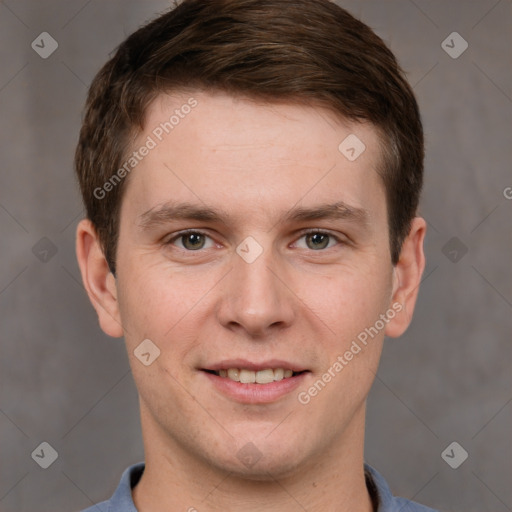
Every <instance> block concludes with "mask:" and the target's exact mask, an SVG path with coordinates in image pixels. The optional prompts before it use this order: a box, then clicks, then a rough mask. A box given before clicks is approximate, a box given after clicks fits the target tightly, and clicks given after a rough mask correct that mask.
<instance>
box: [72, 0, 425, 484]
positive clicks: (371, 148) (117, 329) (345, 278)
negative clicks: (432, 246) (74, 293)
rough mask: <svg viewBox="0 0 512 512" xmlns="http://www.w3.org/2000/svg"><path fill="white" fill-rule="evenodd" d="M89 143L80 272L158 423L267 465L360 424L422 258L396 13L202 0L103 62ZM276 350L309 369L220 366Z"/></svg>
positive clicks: (267, 357) (279, 0)
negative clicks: (250, 388) (282, 375)
mask: <svg viewBox="0 0 512 512" xmlns="http://www.w3.org/2000/svg"><path fill="white" fill-rule="evenodd" d="M75 162H76V170H77V174H78V178H79V182H80V187H81V191H82V195H83V198H84V202H85V206H86V212H87V219H86V220H84V221H82V223H81V224H80V226H79V228H78V239H77V249H78V258H79V263H80V267H81V270H82V275H83V279H84V282H85V285H86V288H87V291H88V293H89V296H90V298H91V301H92V302H93V305H94V306H95V308H96V310H97V312H98V316H99V320H100V324H101V326H102V328H103V330H104V331H105V332H106V333H107V334H109V335H111V336H123V335H124V336H125V339H126V343H127V348H128V354H129V357H130V362H131V364H132V369H133V373H134V377H135V381H136V383H137V386H138V390H139V394H140V400H141V412H142V418H143V428H144V429H145V431H146V434H147V433H148V432H151V436H149V434H147V438H149V437H151V438H152V439H158V440H160V441H154V442H159V443H160V445H161V446H160V448H161V449H163V450H165V446H171V445H172V447H173V450H175V451H176V450H178V451H179V450H181V453H183V454H187V456H188V457H191V458H195V459H196V460H204V461H207V462H208V463H209V464H211V465H214V466H218V467H219V468H223V469H225V470H229V471H238V472H240V473H244V474H246V475H252V477H254V478H256V477H262V475H264V474H267V473H266V472H268V471H272V472H274V474H286V473H287V472H289V471H291V468H293V467H297V466H298V465H300V464H301V463H304V464H306V463H307V462H308V461H309V462H312V461H313V460H314V459H315V457H319V456H320V455H321V454H322V453H323V452H324V451H325V450H327V449H328V447H329V446H332V445H333V443H334V442H335V440H337V439H339V440H341V439H343V436H345V437H350V435H352V437H353V436H356V437H357V435H356V434H355V433H356V432H361V430H362V429H363V428H364V421H363V420H364V403H365V399H366V396H367V394H368V392H369V389H370V386H371V383H372V381H373V376H374V373H375V371H376V369H377V365H378V360H379V356H380V351H381V348H382V341H383V338H384V335H385V334H387V335H389V336H399V335H400V334H402V333H403V332H404V330H405V329H406V328H407V326H408V324H409V322H410V319H411V315H412V311H413V308H414V304H415V300H416V295H417V288H418V285H419V279H420V276H421V273H422V271H423V267H424V258H423V252H422V242H423V237H424V233H425V223H424V221H422V219H419V218H418V217H416V210H417V207H418V201H419V195H420V190H421V184H422V173H423V133H422V126H421V121H420V116H419V112H418V107H417V103H416V101H415V98H414V94H413V92H412V90H411V88H410V86H409V85H408V84H407V82H406V80H405V78H404V76H403V73H402V71H401V70H400V68H399V66H398V64H397V61H396V59H395V57H394V56H393V54H392V53H391V52H390V50H389V49H388V48H387V47H386V46H385V44H384V43H383V41H382V40H381V39H380V38H379V37H378V36H377V35H375V34H374V33H373V32H372V31H371V30H370V29H369V28H368V27H367V26H366V25H364V24H363V23H361V22H359V21H358V20H356V19H355V18H353V17H352V16H351V15H350V14H349V13H347V12H346V11H344V10H343V9H341V8H340V7H338V6H337V5H335V4H334V3H332V2H329V1H327V0H317V1H311V0H263V1H262V0H237V1H233V0H214V1H205V0H185V1H184V2H182V3H181V4H180V5H178V6H177V7H176V8H175V9H174V10H172V11H170V12H168V13H166V14H164V15H162V16H160V17H159V18H157V19H155V20H154V21H152V22H151V23H149V24H148V25H146V26H145V27H142V28H141V29H139V30H138V31H137V32H135V33H134V34H132V35H131V36H130V37H128V39H127V40H126V41H125V42H123V43H122V44H121V46H120V47H119V48H118V50H117V52H116V53H115V55H114V56H113V57H112V59H111V60H110V61H109V62H107V64H105V66H104V67H103V68H102V69H101V70H100V72H99V73H98V75H97V76H96V77H95V79H94V81H93V83H92V85H91V88H90V92H89V96H88V99H87V105H86V111H85V118H84V121H83V126H82V130H81V133H80V139H79V143H78V147H77V151H76V161H75ZM184 230H188V234H184V233H183V231H184ZM377 322H379V323H377ZM381 325H382V326H381ZM362 333H366V339H364V338H365V337H364V335H363V334H362ZM147 339H149V340H151V343H150V344H149V345H147V342H145V343H146V344H145V345H142V347H144V348H143V350H144V353H145V354H146V353H150V357H149V358H147V359H148V360H147V362H149V360H151V363H150V364H149V365H145V364H143V363H142V362H141V360H140V359H139V358H137V350H139V349H138V347H139V346H141V345H140V344H141V342H143V340H147ZM363 339H364V341H363ZM357 340H359V343H357ZM354 342H356V346H357V347H359V350H358V349H357V348H356V346H355V345H354V344H353V343H354ZM148 347H149V348H148ZM139 352H140V350H139ZM348 352H351V353H352V356H350V355H348ZM151 354H153V355H151ZM157 354H158V357H157V358H154V357H155V356H156V355H157ZM345 354H347V357H344V355H345ZM139 356H140V354H139ZM339 356H341V359H342V360H343V362H342V361H341V360H340V359H339ZM347 359H348V360H347ZM336 361H337V362H338V365H335V363H336ZM260 363H265V364H267V363H268V364H271V365H273V367H276V368H277V367H280V366H283V365H284V366H287V367H290V368H292V369H293V370H294V371H295V372H296V373H299V372H300V375H297V376H294V377H292V379H291V380H290V381H291V384H290V389H292V387H293V386H295V387H294V388H293V390H291V391H290V392H288V393H285V394H284V395H282V396H281V395H280V396H277V395H276V398H275V400H270V401H269V400H268V397H267V399H265V400H259V399H255V401H254V402H252V403H248V402H247V400H246V401H244V400H241V399H240V397H234V396H232V395H230V394H229V390H228V391H226V390H225V389H224V388H222V386H223V383H220V384H219V382H218V381H219V379H221V378H222V377H220V376H219V377H218V376H216V375H214V372H217V373H220V370H223V369H225V368H226V367H233V368H234V367H235V365H237V367H243V366H245V367H247V369H249V370H250V369H251V368H252V367H253V366H254V369H257V368H260V367H261V364H260ZM229 365H231V366H229ZM340 365H341V366H340ZM326 372H327V373H326ZM325 375H330V378H329V377H325ZM319 381H321V382H322V383H323V384H322V383H319ZM255 385H256V384H255ZM314 389H316V391H314ZM287 415H289V416H290V417H289V419H287V420H286V421H283V420H284V418H285V417H287ZM281 422H282V423H281ZM205 425H206V426H205ZM277 425H279V426H277ZM359 439H360V438H359ZM167 441H168V443H167V444H166V442H167ZM248 443H249V444H248ZM251 443H252V444H251ZM244 446H245V447H247V446H249V448H246V450H247V449H249V450H252V449H254V448H253V447H256V448H257V450H258V453H259V454H261V455H262V456H261V460H259V461H258V463H257V464H251V465H248V464H244V462H243V456H240V452H239V450H240V449H242V448H243V447H244ZM298 447H300V449H299V450H297V448H298ZM351 449H353V448H351ZM241 453H242V454H243V451H242V452H241ZM237 454H239V455H238V456H237ZM258 475H259V476H258Z"/></svg>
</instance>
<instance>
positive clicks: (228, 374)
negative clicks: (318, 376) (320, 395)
mask: <svg viewBox="0 0 512 512" xmlns="http://www.w3.org/2000/svg"><path fill="white" fill-rule="evenodd" d="M200 370H201V373H202V374H203V375H205V377H207V380H208V382H209V383H210V384H211V385H212V386H213V388H214V389H216V390H217V391H218V392H220V393H221V394H222V395H224V396H225V397H227V398H229V399H231V400H234V401H236V402H239V403H243V404H265V403H266V404H269V403H272V402H276V401H278V400H279V399H281V398H284V397H285V396H287V395H290V394H291V393H292V392H293V391H294V390H296V389H297V387H298V386H300V385H301V383H303V382H304V379H305V378H306V376H307V374H310V373H311V371H310V370H307V369H304V368H303V367H300V366H297V365H294V364H292V363H288V362H285V361H282V360H272V361H266V362H263V363H252V362H250V361H247V360H241V359H237V360H231V361H224V362H222V363H219V364H217V365H212V366H211V367H209V368H201V369H200Z"/></svg>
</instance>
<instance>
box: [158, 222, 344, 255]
mask: <svg viewBox="0 0 512 512" xmlns="http://www.w3.org/2000/svg"><path fill="white" fill-rule="evenodd" d="M189 233H197V234H200V235H203V236H205V237H207V238H209V239H210V240H212V242H214V243H215V244H217V242H216V241H215V240H214V239H213V238H212V237H211V236H210V234H209V233H208V232H207V231H204V230H202V229H196V228H189V229H183V230H181V231H177V232H175V233H173V234H172V236H171V238H168V239H166V240H165V241H164V242H163V245H173V242H175V241H176V240H178V239H179V238H180V237H182V236H184V235H187V234H189ZM316 233H319V234H322V235H328V236H330V237H331V238H334V239H335V240H336V242H338V245H339V244H342V245H343V244H347V243H348V241H347V240H344V239H342V238H341V237H340V236H338V235H336V234H335V233H333V232H332V231H330V230H328V229H321V228H308V229H303V230H300V231H299V232H298V233H296V234H295V237H296V238H295V241H294V242H293V244H295V243H297V241H298V240H300V239H301V238H302V237H304V236H306V235H310V234H316ZM201 250H202V249H198V250H197V251H187V252H199V251H201ZM323 250H324V251H325V250H326V249H323ZM318 252H322V251H318Z"/></svg>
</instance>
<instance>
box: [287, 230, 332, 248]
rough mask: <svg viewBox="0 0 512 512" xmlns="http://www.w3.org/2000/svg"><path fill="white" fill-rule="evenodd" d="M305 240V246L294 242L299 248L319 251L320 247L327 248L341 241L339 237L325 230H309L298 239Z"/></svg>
mask: <svg viewBox="0 0 512 512" xmlns="http://www.w3.org/2000/svg"><path fill="white" fill-rule="evenodd" d="M302 239H304V240H305V246H304V245H301V244H299V242H296V245H297V246H298V247H299V248H301V249H311V250H313V251H320V250H322V249H329V248H330V247H333V246H334V245H336V243H341V241H340V239H339V238H338V237H336V236H334V235H332V234H331V233H326V232H325V231H310V232H308V233H305V234H304V235H302V236H301V237H300V238H299V240H302Z"/></svg>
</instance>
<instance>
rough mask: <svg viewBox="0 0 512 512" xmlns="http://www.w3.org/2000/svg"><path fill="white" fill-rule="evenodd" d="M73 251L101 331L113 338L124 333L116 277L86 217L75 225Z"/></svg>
mask: <svg viewBox="0 0 512 512" xmlns="http://www.w3.org/2000/svg"><path fill="white" fill-rule="evenodd" d="M76 254H77V259H78V265H79V267H80V272H81V274H82V281H83V283H84V287H85V289H86V291H87V295H88V296H89V300H90V301H91V303H92V305H93V306H94V309H95V310H96V313H97V314H98V320H99V323H100V326H101V328H102V330H103V331H104V332H105V333H106V334H108V335H109V336H112V337H115V338H118V337H121V336H123V327H122V325H121V317H120V313H119V304H118V301H117V284H116V280H115V277H114V276H113V275H112V273H111V272H110V269H109V267H108V264H107V261H106V259H105V256H104V254H103V250H102V248H101V244H100V241H99V238H98V235H97V233H96V230H95V228H94V226H93V224H92V223H91V221H90V220H88V219H84V220H82V221H80V223H79V224H78V227H77V231H76Z"/></svg>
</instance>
